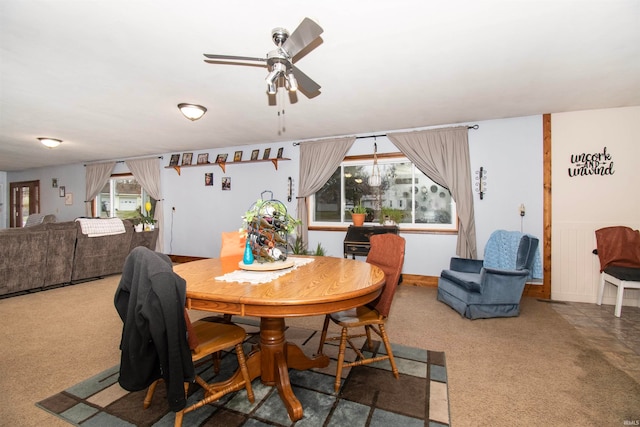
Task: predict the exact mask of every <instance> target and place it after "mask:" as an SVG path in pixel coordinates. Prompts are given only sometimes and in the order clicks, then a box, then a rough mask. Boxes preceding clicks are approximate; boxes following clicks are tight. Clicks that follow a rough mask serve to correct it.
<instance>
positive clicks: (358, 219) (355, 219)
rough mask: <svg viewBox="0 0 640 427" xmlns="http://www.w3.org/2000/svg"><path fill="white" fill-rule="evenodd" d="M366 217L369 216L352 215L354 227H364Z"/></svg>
mask: <svg viewBox="0 0 640 427" xmlns="http://www.w3.org/2000/svg"><path fill="white" fill-rule="evenodd" d="M365 216H367V214H363V213H352V214H351V219H352V220H353V225H355V226H356V227H362V224H364V217H365Z"/></svg>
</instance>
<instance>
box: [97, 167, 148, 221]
mask: <svg viewBox="0 0 640 427" xmlns="http://www.w3.org/2000/svg"><path fill="white" fill-rule="evenodd" d="M146 202H151V211H150V213H149V215H151V216H153V213H154V211H155V208H156V201H155V199H154V198H152V197H150V196H149V195H148V194H147V193H146V191H144V189H143V188H142V186H141V185H140V184H139V183H138V181H136V179H135V178H134V177H133V175H112V176H111V179H109V181H108V182H107V183H106V184H105V186H104V187H103V188H102V190H100V193H99V194H98V195H97V196H96V198H95V209H96V212H97V213H98V214H97V215H96V216H99V217H100V218H120V219H132V218H140V216H147V212H146V209H145V207H144V205H145V203H146Z"/></svg>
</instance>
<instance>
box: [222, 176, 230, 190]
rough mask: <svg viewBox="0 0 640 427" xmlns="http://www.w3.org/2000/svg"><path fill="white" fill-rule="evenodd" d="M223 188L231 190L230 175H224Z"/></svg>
mask: <svg viewBox="0 0 640 427" xmlns="http://www.w3.org/2000/svg"><path fill="white" fill-rule="evenodd" d="M222 190H223V191H228V190H231V177H230V176H223V177H222Z"/></svg>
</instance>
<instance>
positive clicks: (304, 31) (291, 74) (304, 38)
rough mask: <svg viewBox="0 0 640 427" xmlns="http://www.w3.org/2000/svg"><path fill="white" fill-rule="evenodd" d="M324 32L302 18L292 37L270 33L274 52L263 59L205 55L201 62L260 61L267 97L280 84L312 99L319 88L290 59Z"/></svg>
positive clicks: (280, 32) (276, 31) (280, 30)
mask: <svg viewBox="0 0 640 427" xmlns="http://www.w3.org/2000/svg"><path fill="white" fill-rule="evenodd" d="M323 31H324V30H323V29H322V27H320V25H318V24H316V23H315V22H314V21H313V20H311V19H309V18H304V20H303V21H302V22H301V23H300V25H298V28H296V29H295V30H294V32H293V33H291V34H289V31H287V30H286V29H285V28H274V29H273V30H272V31H271V38H272V39H273V42H274V43H275V45H276V46H277V49H275V50H272V51H271V52H269V53H267V57H266V58H253V57H248V56H234V55H217V54H211V53H205V54H204V56H205V57H207V58H208V59H205V60H204V61H205V62H208V63H210V64H219V63H221V62H225V61H233V62H234V63H236V64H239V65H249V64H242V63H241V62H235V61H250V62H262V63H264V66H265V67H267V68H268V70H269V74H268V75H267V77H266V78H265V80H266V82H267V93H268V94H269V95H275V94H276V92H277V90H278V86H280V85H281V84H282V85H284V87H285V88H286V89H288V90H289V91H291V92H295V91H296V90H297V89H298V88H300V89H301V91H302V92H303V93H304V94H305V95H306V96H307V97H311V95H313V94H316V93H317V92H318V91H319V90H320V85H319V84H318V83H316V82H314V81H313V80H312V79H311V78H310V77H309V76H307V75H306V74H305V73H303V72H302V71H300V69H299V68H297V67H296V66H295V65H293V58H294V57H295V56H296V55H297V54H298V53H300V52H301V51H302V50H303V49H305V48H307V47H308V46H309V45H311V43H313V42H314V41H315V40H316V39H317V38H318V37H319V36H320V34H322V32H323ZM281 82H282V83H281Z"/></svg>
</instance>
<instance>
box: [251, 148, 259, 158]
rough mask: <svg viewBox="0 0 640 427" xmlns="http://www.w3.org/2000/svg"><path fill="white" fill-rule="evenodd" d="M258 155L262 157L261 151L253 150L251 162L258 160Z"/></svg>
mask: <svg viewBox="0 0 640 427" xmlns="http://www.w3.org/2000/svg"><path fill="white" fill-rule="evenodd" d="M258 155H260V150H253V151H252V152H251V160H258Z"/></svg>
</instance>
